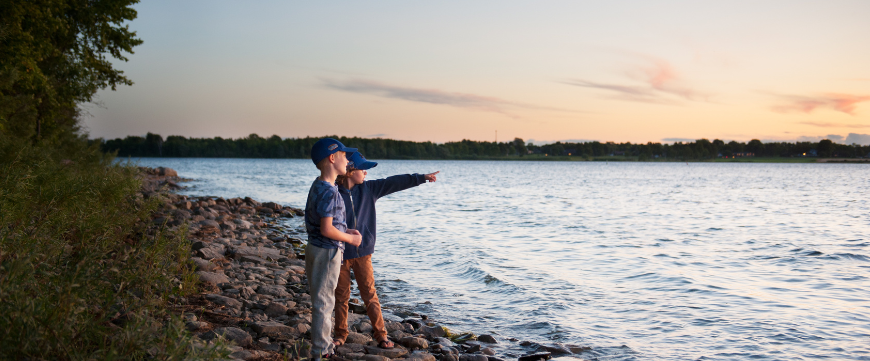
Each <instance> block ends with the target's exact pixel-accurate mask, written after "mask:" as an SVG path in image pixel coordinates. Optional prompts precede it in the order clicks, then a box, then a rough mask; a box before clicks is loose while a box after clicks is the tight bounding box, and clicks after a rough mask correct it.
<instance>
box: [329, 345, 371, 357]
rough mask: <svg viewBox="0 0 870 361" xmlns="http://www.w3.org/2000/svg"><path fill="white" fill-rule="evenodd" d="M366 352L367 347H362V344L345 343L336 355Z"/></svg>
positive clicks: (339, 347) (337, 350)
mask: <svg viewBox="0 0 870 361" xmlns="http://www.w3.org/2000/svg"><path fill="white" fill-rule="evenodd" d="M365 352H366V347H365V346H363V345H360V344H356V343H347V342H345V344H344V345H341V346H338V347H337V348H336V353H338V354H339V355H343V354H349V353H363V354H364V353H365Z"/></svg>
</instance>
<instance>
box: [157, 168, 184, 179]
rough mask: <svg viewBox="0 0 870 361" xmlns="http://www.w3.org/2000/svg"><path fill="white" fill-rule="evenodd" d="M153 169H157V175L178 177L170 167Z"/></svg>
mask: <svg viewBox="0 0 870 361" xmlns="http://www.w3.org/2000/svg"><path fill="white" fill-rule="evenodd" d="M154 170H156V171H157V175H162V176H164V177H178V172H176V171H175V170H174V169H172V168H166V167H157V168H156V169H154Z"/></svg>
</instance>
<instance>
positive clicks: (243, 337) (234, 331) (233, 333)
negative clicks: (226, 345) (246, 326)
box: [199, 327, 254, 347]
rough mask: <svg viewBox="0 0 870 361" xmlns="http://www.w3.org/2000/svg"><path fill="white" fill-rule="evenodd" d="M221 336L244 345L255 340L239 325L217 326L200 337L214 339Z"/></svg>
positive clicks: (248, 344)
mask: <svg viewBox="0 0 870 361" xmlns="http://www.w3.org/2000/svg"><path fill="white" fill-rule="evenodd" d="M219 336H222V337H223V338H225V339H227V340H230V341H233V342H235V343H236V345H239V346H242V347H247V346H250V345H251V343H252V342H254V338H253V337H251V335H250V334H248V333H247V332H245V331H244V330H242V329H240V328H238V327H220V328H216V329H214V330H213V331H209V332H206V333H204V334H202V335H200V336H199V337H200V338H202V339H203V340H213V339H215V338H217V337H219Z"/></svg>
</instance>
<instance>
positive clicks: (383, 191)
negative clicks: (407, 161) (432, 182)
mask: <svg viewBox="0 0 870 361" xmlns="http://www.w3.org/2000/svg"><path fill="white" fill-rule="evenodd" d="M366 183H369V184H368V186H369V189H371V191H372V194H373V195H374V196H375V199H377V198H381V197H383V196H385V195H388V194H390V193H395V192H398V191H402V190H405V189H408V188H411V187H416V186H418V185H421V184H423V183H426V177H424V176H423V175H422V174H416V173H415V174H400V175H394V176H392V177H387V178H384V179H377V180H373V181H369V182H366Z"/></svg>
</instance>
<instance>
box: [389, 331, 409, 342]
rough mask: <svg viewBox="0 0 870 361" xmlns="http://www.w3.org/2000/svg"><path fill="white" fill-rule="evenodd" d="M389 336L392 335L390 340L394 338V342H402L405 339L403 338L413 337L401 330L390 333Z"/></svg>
mask: <svg viewBox="0 0 870 361" xmlns="http://www.w3.org/2000/svg"><path fill="white" fill-rule="evenodd" d="M388 335H390V338H392V339H394V340H401V339H403V338H405V337H411V336H412V335H409V334H407V333H405V332H403V331H399V330H396V331H393V332H390V333H388Z"/></svg>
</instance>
